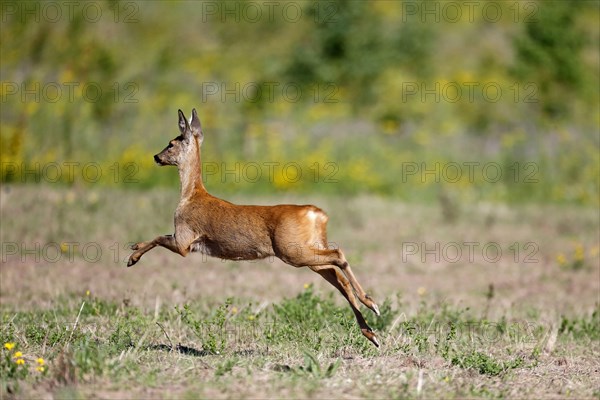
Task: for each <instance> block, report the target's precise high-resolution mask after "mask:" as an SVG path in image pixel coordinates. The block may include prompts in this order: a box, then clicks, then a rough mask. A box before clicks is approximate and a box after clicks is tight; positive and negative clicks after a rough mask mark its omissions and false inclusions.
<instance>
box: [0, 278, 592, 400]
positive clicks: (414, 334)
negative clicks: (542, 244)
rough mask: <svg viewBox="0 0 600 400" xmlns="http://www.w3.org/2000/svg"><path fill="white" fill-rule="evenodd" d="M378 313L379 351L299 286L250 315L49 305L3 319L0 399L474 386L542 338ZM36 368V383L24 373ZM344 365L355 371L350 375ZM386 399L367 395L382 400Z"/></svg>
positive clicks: (90, 302)
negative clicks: (379, 385)
mask: <svg viewBox="0 0 600 400" xmlns="http://www.w3.org/2000/svg"><path fill="white" fill-rule="evenodd" d="M396 303H397V302H396ZM383 304H385V305H386V306H385V307H382V311H383V315H382V318H381V319H382V320H383V321H390V322H391V321H393V320H394V321H395V323H383V324H382V325H380V326H379V329H378V330H377V333H378V335H379V336H380V338H381V340H382V343H383V348H382V349H381V350H376V349H375V348H374V347H373V346H372V345H371V344H370V343H369V342H368V341H366V340H365V339H364V338H363V337H362V336H361V335H360V332H359V331H358V329H356V326H355V324H354V321H353V317H352V315H351V312H350V311H349V310H348V309H347V307H345V305H336V304H335V303H334V302H333V301H332V299H331V296H328V295H327V296H324V295H323V294H320V293H316V292H315V291H314V289H313V287H311V286H309V287H308V288H307V289H305V290H304V291H303V292H301V293H300V294H299V295H298V296H296V297H294V298H289V299H283V300H282V301H280V302H278V303H275V304H273V305H272V306H270V307H267V308H265V309H264V310H262V311H260V312H258V313H256V314H254V313H253V312H252V311H251V310H252V307H253V305H252V303H251V302H248V301H244V300H243V299H235V298H228V299H227V300H226V301H225V302H224V303H222V304H218V305H212V306H211V305H209V304H207V303H203V302H198V303H194V304H186V305H183V306H176V307H172V308H171V307H169V308H164V309H163V310H162V311H160V312H159V313H158V314H155V313H154V312H143V311H141V310H140V309H139V308H138V307H135V306H130V305H126V304H124V303H123V302H121V303H119V302H108V301H105V300H102V299H99V298H95V297H93V296H92V297H83V298H81V297H80V298H77V297H70V298H63V299H61V300H57V301H56V303H55V304H54V305H53V308H52V310H51V311H14V310H10V309H9V308H6V307H3V308H2V312H1V318H2V322H3V324H2V329H1V331H0V341H1V342H2V343H15V344H16V347H15V348H13V349H11V350H8V349H6V348H4V349H3V350H2V353H3V354H2V358H1V360H2V363H1V365H0V368H1V371H2V391H3V392H4V393H5V394H8V393H17V394H20V395H26V394H33V393H40V392H38V390H40V388H53V389H52V390H56V389H57V388H62V389H61V390H63V389H64V388H69V387H73V388H75V389H76V390H78V391H81V393H83V394H84V397H87V395H89V394H90V393H91V392H89V390H96V389H94V388H96V387H97V386H96V385H97V383H99V382H106V383H110V384H109V387H113V388H118V387H120V386H121V385H123V384H125V382H127V385H128V387H131V388H132V393H136V392H137V391H138V390H140V389H141V388H143V387H149V388H153V389H154V390H158V391H160V390H161V389H160V388H163V387H165V386H169V385H171V384H173V382H177V381H179V380H181V379H185V378H186V377H187V376H189V375H190V374H194V371H200V370H202V371H203V372H202V373H201V375H202V377H203V379H202V384H201V385H198V386H196V385H192V387H191V388H189V389H190V390H193V391H194V393H198V394H202V393H204V394H209V393H211V390H212V389H215V390H221V389H223V388H224V387H225V386H226V382H228V381H229V380H233V379H235V380H239V381H241V383H242V384H244V385H253V383H252V376H253V374H255V373H260V374H266V375H267V382H268V383H269V384H271V385H273V384H275V383H277V382H280V383H281V384H282V385H287V384H288V383H291V384H292V387H293V388H294V390H295V391H294V393H296V394H297V395H299V394H302V395H310V393H311V391H312V390H314V391H315V393H317V392H319V390H320V389H319V386H320V385H323V387H327V385H328V383H325V382H330V381H341V380H344V379H346V378H344V377H347V376H348V375H349V373H350V371H349V370H352V369H355V370H357V371H361V370H362V371H363V373H364V374H365V375H366V376H365V377H363V378H362V379H363V380H364V381H363V382H362V384H364V385H366V386H367V387H368V386H369V384H368V381H369V380H370V379H374V377H375V376H376V375H377V374H380V373H383V374H392V373H393V368H392V369H391V370H390V371H388V372H382V371H376V370H375V371H373V370H370V368H369V367H367V365H368V364H369V363H370V362H369V360H380V361H384V360H386V359H402V358H406V359H413V360H419V359H420V360H439V361H436V362H437V363H439V368H440V370H441V371H443V374H446V375H448V374H449V375H453V374H454V375H456V374H458V375H460V374H461V373H460V370H465V371H474V372H475V374H476V375H474V376H473V375H472V376H473V378H475V379H477V376H479V377H486V376H487V377H489V378H486V379H490V378H493V377H500V378H499V379H500V381H505V380H510V379H515V378H516V377H517V376H519V375H520V374H522V372H520V371H524V370H525V371H526V370H530V369H532V368H536V367H537V366H538V362H539V361H540V360H541V358H542V357H541V356H540V354H539V351H537V349H538V347H539V346H540V345H541V344H542V341H543V339H544V337H545V335H547V334H548V333H549V329H550V327H549V326H545V325H544V323H543V322H542V321H533V322H534V323H536V324H539V326H540V328H541V329H538V330H537V332H525V331H522V332H514V327H515V326H517V325H518V321H510V320H509V319H508V318H507V317H506V316H503V317H502V318H501V320H500V321H488V320H485V319H480V318H475V317H473V315H472V313H471V312H470V311H469V310H466V309H460V308H456V307H451V306H448V305H447V304H438V305H435V304H428V303H425V302H424V303H422V304H421V307H420V308H419V310H418V311H417V312H416V313H415V314H414V315H411V316H410V317H408V319H407V320H405V321H404V322H402V323H398V316H399V315H400V309H401V306H402V304H395V305H394V306H392V305H391V304H392V301H391V299H388V300H386V301H385V302H384V303H383ZM399 306H400V307H399ZM597 315H598V309H596V310H595V311H594V313H593V315H592V317H591V318H590V317H588V316H572V317H571V319H570V320H567V319H565V318H563V323H562V325H561V328H560V330H559V339H560V340H559V341H560V342H561V343H563V342H564V343H570V342H571V341H574V342H575V343H580V342H582V341H590V342H593V341H597V338H598V335H599V328H598V323H597ZM565 321H571V322H565ZM530 322H531V321H530ZM510 327H512V328H510ZM492 330H493V332H492ZM511 330H512V332H511ZM515 333H519V334H520V337H519V338H518V339H517V340H515V337H514V334H515ZM563 339H564V340H563ZM517 348H520V350H515V349H517ZM16 351H21V352H22V353H23V358H24V359H25V364H23V365H17V364H16V362H15V359H14V357H13V356H12V355H14V354H15V352H16ZM596 351H597V344H596ZM39 357H42V358H43V359H44V362H45V366H46V370H45V371H44V372H40V371H37V370H36V367H37V366H38V364H36V361H35V360H36V359H37V358H39ZM353 360H358V364H359V365H355V366H353V364H355V363H356V362H355V361H353ZM421 362H423V361H421ZM390 367H391V365H390ZM511 377H512V378H511ZM321 381H322V382H323V383H321V384H319V383H318V382H321ZM244 382H245V383H244ZM315 385H316V386H315ZM255 389H256V388H255ZM391 389H392V388H389V390H390V391H387V390H383V391H381V390H380V391H379V392H377V393H379V394H381V395H392V394H393V392H392V391H391ZM439 389H440V388H439V387H438V388H437V389H436V390H439ZM107 390H108V391H107V392H103V393H104V394H105V395H108V394H109V393H110V389H107ZM407 390H408V391H407V392H406V393H405V395H407V396H408V397H413V396H415V395H416V393H415V390H414V388H412V387H411V388H407ZM196 391H197V392H196ZM432 393H433V394H435V393H438V394H440V393H444V392H443V391H442V392H437V391H433V392H432ZM239 394H241V393H239Z"/></svg>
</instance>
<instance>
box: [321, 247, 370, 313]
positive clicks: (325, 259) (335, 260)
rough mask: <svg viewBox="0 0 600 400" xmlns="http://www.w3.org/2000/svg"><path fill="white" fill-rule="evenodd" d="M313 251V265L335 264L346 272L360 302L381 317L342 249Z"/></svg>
mask: <svg viewBox="0 0 600 400" xmlns="http://www.w3.org/2000/svg"><path fill="white" fill-rule="evenodd" d="M311 251H312V252H314V254H315V263H313V264H311V265H326V264H333V265H336V266H338V267H340V269H341V270H342V271H343V272H344V275H346V278H348V281H349V282H350V284H351V285H352V288H353V289H354V291H355V292H356V295H357V296H358V299H359V300H360V302H361V303H363V304H364V305H365V306H367V307H368V308H370V309H371V310H373V312H374V313H375V314H377V315H380V312H379V307H377V304H376V303H375V301H374V300H373V298H372V297H371V296H369V295H368V294H367V293H366V292H365V291H364V289H363V288H362V286H361V285H360V283H358V280H357V279H356V276H354V273H353V272H352V269H351V268H350V265H349V264H348V261H347V260H346V257H345V256H344V253H343V252H342V251H341V250H340V249H324V248H319V247H312V248H311Z"/></svg>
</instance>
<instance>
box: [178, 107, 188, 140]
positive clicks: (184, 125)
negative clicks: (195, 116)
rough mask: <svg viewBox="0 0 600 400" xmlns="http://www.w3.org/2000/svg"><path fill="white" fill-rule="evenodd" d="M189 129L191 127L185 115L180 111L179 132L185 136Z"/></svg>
mask: <svg viewBox="0 0 600 400" xmlns="http://www.w3.org/2000/svg"><path fill="white" fill-rule="evenodd" d="M188 129H189V125H188V122H187V120H186V119H185V115H183V111H181V110H179V131H180V132H181V133H182V134H183V135H185V134H186V132H187V131H188Z"/></svg>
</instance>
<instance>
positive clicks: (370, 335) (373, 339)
mask: <svg viewBox="0 0 600 400" xmlns="http://www.w3.org/2000/svg"><path fill="white" fill-rule="evenodd" d="M361 331H362V334H363V335H364V336H365V337H366V338H367V339H369V340H370V341H371V343H373V344H374V345H375V347H379V341H378V340H377V336H375V333H374V332H373V331H372V330H371V329H361Z"/></svg>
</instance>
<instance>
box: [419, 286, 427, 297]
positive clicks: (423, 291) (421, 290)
mask: <svg viewBox="0 0 600 400" xmlns="http://www.w3.org/2000/svg"><path fill="white" fill-rule="evenodd" d="M425 293H427V289H425V288H424V287H423V286H421V287H420V288H418V289H417V294H418V295H419V296H425Z"/></svg>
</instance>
